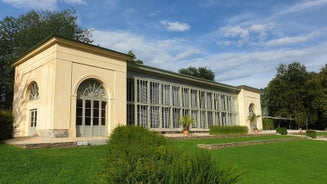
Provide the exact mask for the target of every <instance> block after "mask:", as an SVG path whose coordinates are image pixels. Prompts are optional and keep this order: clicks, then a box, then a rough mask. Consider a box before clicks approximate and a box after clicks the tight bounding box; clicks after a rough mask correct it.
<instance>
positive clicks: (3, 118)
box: [0, 109, 14, 141]
mask: <svg viewBox="0 0 327 184" xmlns="http://www.w3.org/2000/svg"><path fill="white" fill-rule="evenodd" d="M13 123H14V118H13V116H12V115H11V113H10V112H9V111H7V110H1V109H0V141H3V140H6V139H10V138H12V137H13V135H14V126H13Z"/></svg>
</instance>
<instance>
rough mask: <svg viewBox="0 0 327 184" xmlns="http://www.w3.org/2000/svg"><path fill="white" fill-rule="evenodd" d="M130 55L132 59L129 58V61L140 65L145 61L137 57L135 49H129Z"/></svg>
mask: <svg viewBox="0 0 327 184" xmlns="http://www.w3.org/2000/svg"><path fill="white" fill-rule="evenodd" d="M128 55H130V56H131V59H128V60H127V61H128V62H131V63H135V64H139V65H142V64H143V61H142V60H139V59H137V57H136V55H135V54H134V52H133V51H131V50H130V51H128Z"/></svg>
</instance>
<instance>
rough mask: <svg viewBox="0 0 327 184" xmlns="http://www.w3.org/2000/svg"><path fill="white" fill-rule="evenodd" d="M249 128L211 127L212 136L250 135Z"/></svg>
mask: <svg viewBox="0 0 327 184" xmlns="http://www.w3.org/2000/svg"><path fill="white" fill-rule="evenodd" d="M248 131H249V130H248V127H246V126H211V127H210V134H212V135H219V134H248Z"/></svg>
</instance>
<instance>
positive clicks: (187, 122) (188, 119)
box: [179, 115, 194, 136]
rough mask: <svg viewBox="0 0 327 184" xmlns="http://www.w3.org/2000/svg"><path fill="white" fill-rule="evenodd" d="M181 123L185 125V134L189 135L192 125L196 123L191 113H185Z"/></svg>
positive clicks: (180, 120)
mask: <svg viewBox="0 0 327 184" xmlns="http://www.w3.org/2000/svg"><path fill="white" fill-rule="evenodd" d="M179 123H180V124H181V125H182V126H183V134H184V136H188V135H189V131H190V125H192V124H193V123H194V121H193V119H192V118H191V117H190V116H189V115H184V116H183V117H182V119H179Z"/></svg>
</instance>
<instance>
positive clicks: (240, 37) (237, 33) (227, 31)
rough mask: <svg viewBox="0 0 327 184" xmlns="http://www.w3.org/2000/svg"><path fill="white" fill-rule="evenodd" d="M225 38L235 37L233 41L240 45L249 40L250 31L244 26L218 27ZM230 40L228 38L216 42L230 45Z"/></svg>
mask: <svg viewBox="0 0 327 184" xmlns="http://www.w3.org/2000/svg"><path fill="white" fill-rule="evenodd" d="M219 32H221V33H222V34H223V35H224V36H225V38H232V39H236V40H237V41H236V42H235V43H236V44H237V46H239V47H241V46H243V45H244V44H246V43H247V42H248V41H249V36H250V32H249V31H248V30H247V29H246V28H242V27H241V26H226V27H222V28H220V29H219ZM231 43H232V42H231V41H228V40H220V41H218V44H220V45H224V46H228V45H231Z"/></svg>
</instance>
